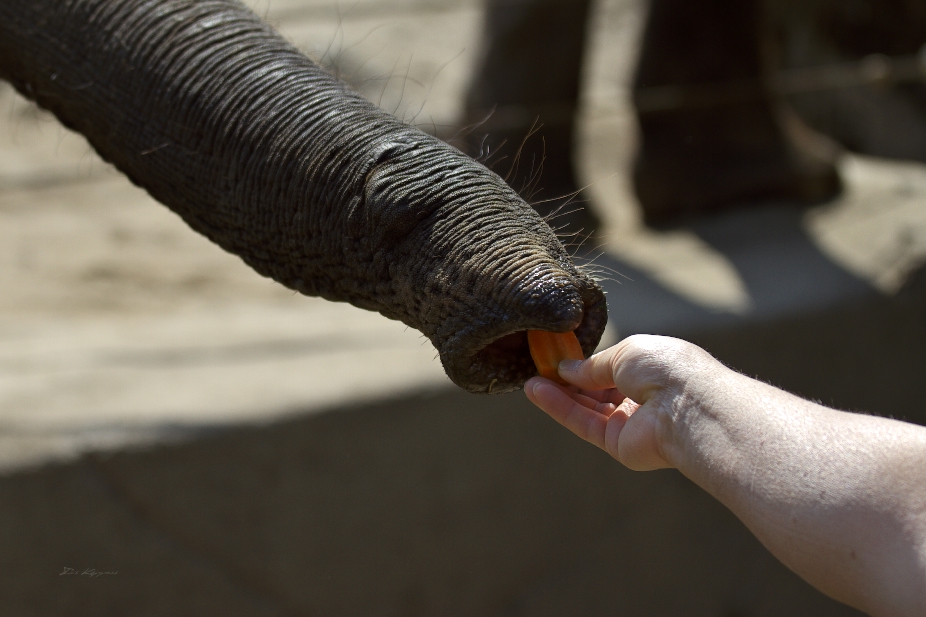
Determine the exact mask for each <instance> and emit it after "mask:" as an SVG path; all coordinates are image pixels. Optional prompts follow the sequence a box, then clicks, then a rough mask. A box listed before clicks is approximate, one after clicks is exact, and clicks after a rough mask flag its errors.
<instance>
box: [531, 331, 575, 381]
mask: <svg viewBox="0 0 926 617" xmlns="http://www.w3.org/2000/svg"><path fill="white" fill-rule="evenodd" d="M527 344H528V346H530V349H531V358H533V359H534V364H535V365H536V366H537V372H538V373H540V375H541V376H542V377H546V378H547V379H552V380H553V381H555V382H556V383H558V384H562V385H564V386H568V385H569V384H568V383H566V382H565V381H564V380H563V378H562V377H560V376H559V371H558V370H557V368H558V367H559V363H560V362H562V361H563V360H584V359H585V355H584V354H583V353H582V346H581V345H579V339H577V338H576V335H575V333H573V332H564V333H558V332H546V331H545V330H528V331H527Z"/></svg>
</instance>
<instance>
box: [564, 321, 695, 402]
mask: <svg viewBox="0 0 926 617" xmlns="http://www.w3.org/2000/svg"><path fill="white" fill-rule="evenodd" d="M680 344H681V345H688V346H691V345H690V344H689V343H684V342H683V341H678V340H676V339H670V338H667V337H661V336H650V335H635V336H631V337H628V338H626V339H624V340H623V341H621V342H620V343H618V344H617V345H615V346H613V347H610V348H608V349H605V350H604V351H602V352H600V353H597V354H595V355H593V356H592V357H590V358H589V359H587V360H585V361H582V362H579V361H575V360H572V361H570V360H564V361H563V362H561V363H560V366H559V373H560V376H561V377H563V379H565V380H566V381H568V382H569V383H571V384H574V385H576V386H578V387H579V388H580V389H581V390H587V391H596V390H607V389H614V388H616V389H617V390H618V391H620V392H621V393H622V394H623V395H625V396H627V397H629V398H631V399H633V400H634V401H636V402H638V403H640V404H643V403H645V402H646V401H647V400H649V398H650V397H651V396H652V394H653V391H654V390H655V389H658V388H660V387H662V385H663V383H664V382H665V379H666V370H667V368H668V364H667V362H666V360H667V358H669V357H671V355H672V353H673V352H672V348H674V347H678V346H679V345H680ZM691 347H693V346H691ZM667 352H668V353H667Z"/></svg>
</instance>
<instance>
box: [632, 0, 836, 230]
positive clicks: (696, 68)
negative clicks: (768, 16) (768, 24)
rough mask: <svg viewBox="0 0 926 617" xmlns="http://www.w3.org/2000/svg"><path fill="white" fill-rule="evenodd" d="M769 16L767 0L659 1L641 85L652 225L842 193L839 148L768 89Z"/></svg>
mask: <svg viewBox="0 0 926 617" xmlns="http://www.w3.org/2000/svg"><path fill="white" fill-rule="evenodd" d="M763 21H764V20H763V15H762V10H761V5H760V2H759V0H704V1H702V2H691V1H690V0H652V3H651V7H650V15H649V21H648V24H647V27H646V31H645V33H644V39H643V49H642V54H641V58H640V61H639V66H638V70H637V75H636V82H635V84H634V103H635V106H636V109H637V113H638V117H639V121H640V128H641V137H642V139H641V145H640V150H639V152H638V155H637V160H636V164H635V169H634V182H635V186H636V190H637V195H638V197H639V200H640V202H641V205H642V207H643V212H644V219H645V220H646V222H647V223H650V224H665V223H673V222H679V221H683V220H685V218H687V217H689V216H692V215H697V214H702V213H707V212H714V211H718V210H722V209H725V208H727V207H730V206H734V205H737V204H742V203H748V202H756V201H761V200H767V199H789V200H797V201H801V202H805V203H812V202H817V201H821V200H824V199H827V198H829V197H831V196H833V195H835V194H836V193H837V192H838V191H839V189H840V182H839V177H838V174H837V172H836V169H835V166H834V159H835V156H836V152H837V151H836V149H835V148H833V147H831V146H830V144H829V143H828V142H827V141H826V140H825V139H824V138H822V137H821V136H819V135H817V134H816V133H814V132H813V131H811V130H810V129H809V128H807V127H806V126H805V125H803V123H802V122H801V121H800V120H799V119H798V118H797V116H796V114H794V113H793V112H792V111H790V109H789V108H788V107H787V106H786V105H785V103H784V102H783V100H781V99H780V97H777V96H775V95H773V94H771V93H770V92H769V91H768V90H767V89H766V87H765V86H764V84H765V83H766V80H765V79H764V78H765V76H766V75H767V74H768V73H769V70H770V65H771V61H770V58H769V56H770V53H769V49H768V48H767V46H766V45H765V43H766V41H767V40H768V39H767V37H766V32H767V30H766V28H765V24H764V23H763Z"/></svg>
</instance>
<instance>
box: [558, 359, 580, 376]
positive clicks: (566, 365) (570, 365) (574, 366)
mask: <svg viewBox="0 0 926 617" xmlns="http://www.w3.org/2000/svg"><path fill="white" fill-rule="evenodd" d="M581 365H582V361H581V360H563V361H562V362H560V363H559V370H561V371H567V372H569V373H573V372H575V371H577V370H579V367H580V366H581Z"/></svg>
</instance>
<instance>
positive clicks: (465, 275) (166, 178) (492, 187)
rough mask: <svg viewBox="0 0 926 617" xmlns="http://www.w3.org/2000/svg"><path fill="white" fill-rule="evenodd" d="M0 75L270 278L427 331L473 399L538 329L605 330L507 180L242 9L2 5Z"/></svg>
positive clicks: (588, 282)
mask: <svg viewBox="0 0 926 617" xmlns="http://www.w3.org/2000/svg"><path fill="white" fill-rule="evenodd" d="M0 77H2V78H4V79H6V80H8V81H10V82H11V83H12V84H13V85H14V86H15V87H16V88H17V90H18V91H19V92H21V93H22V94H24V95H25V96H26V97H28V98H30V99H32V100H34V101H35V102H36V103H37V104H38V105H40V106H41V107H44V108H46V109H48V110H50V111H51V112H53V113H54V114H55V115H56V116H57V117H58V119H59V120H60V121H61V122H62V123H63V124H64V125H65V126H67V127H69V128H71V129H73V130H75V131H78V132H80V133H82V134H83V135H84V136H86V138H87V139H88V141H89V142H90V144H91V145H92V146H93V147H94V148H95V149H96V151H97V152H98V153H99V154H100V155H101V156H102V157H103V158H104V159H106V160H107V161H109V162H111V163H112V164H113V165H115V166H116V167H117V168H118V169H119V170H121V171H122V172H123V173H125V174H126V175H127V176H128V177H129V178H130V179H131V180H132V181H133V182H134V183H136V184H138V185H139V186H141V187H143V188H144V189H146V190H147V191H148V192H149V193H150V194H151V195H152V196H153V197H154V198H155V199H157V200H158V201H160V202H162V203H163V204H165V205H167V206H168V207H169V208H171V209H172V210H173V211H175V212H176V213H177V214H179V215H180V216H181V217H182V218H183V219H184V220H185V221H186V222H187V223H188V224H189V225H190V227H192V228H193V229H195V230H196V231H199V232H200V233H202V234H204V235H205V236H207V237H208V238H210V239H211V240H213V241H214V242H216V243H217V244H219V245H220V246H221V247H223V248H224V249H225V250H227V251H230V252H232V253H235V254H237V255H239V256H240V257H241V258H242V259H243V260H244V261H245V262H246V263H247V264H248V265H249V266H251V267H252V268H254V270H256V271H257V272H259V273H260V274H262V275H264V276H268V277H271V278H273V279H275V280H276V281H278V282H280V283H282V284H283V285H285V286H287V287H289V288H292V289H294V290H296V291H299V292H301V293H303V294H307V295H312V296H321V297H323V298H326V299H329V300H335V301H346V302H350V303H352V304H354V305H356V306H359V307H361V308H364V309H368V310H372V311H378V312H380V313H382V314H383V315H385V316H387V317H389V318H392V319H398V320H401V321H402V322H404V323H406V324H408V325H409V326H411V327H413V328H416V329H418V330H420V331H421V332H422V333H423V334H424V335H425V336H427V337H428V338H429V339H430V340H431V342H432V343H433V344H434V346H435V347H436V348H437V350H438V351H439V354H440V358H441V362H442V363H443V366H444V369H445V371H446V372H447V374H448V375H449V377H450V378H451V379H452V380H453V381H454V382H455V383H456V384H458V385H459V386H461V387H463V388H465V389H466V390H469V391H471V392H506V391H511V390H514V389H516V388H518V387H520V386H521V384H523V382H524V381H525V380H526V379H528V378H529V377H531V376H533V375H534V374H535V368H534V366H533V363H532V362H531V359H530V355H529V351H528V348H527V342H526V335H525V331H526V330H528V329H543V330H550V331H559V332H564V331H570V330H575V331H576V334H577V335H578V337H579V340H580V341H581V344H582V348H583V350H584V351H585V352H586V354H588V353H590V352H591V351H592V350H593V349H594V348H595V346H596V345H597V344H598V341H599V339H600V337H601V334H602V332H603V331H604V327H605V324H606V321H607V311H606V305H605V300H604V296H603V294H602V291H601V289H600V287H599V286H598V284H597V283H596V282H595V281H594V280H593V279H592V278H591V277H590V276H588V275H587V274H586V273H584V272H582V271H580V270H579V269H577V268H576V266H575V265H574V264H573V262H572V261H571V259H570V257H569V255H568V254H567V253H566V251H565V250H564V249H563V246H562V245H561V243H560V242H559V240H558V239H557V237H556V236H555V234H554V233H553V232H552V231H551V229H550V228H549V226H548V225H547V224H546V223H545V222H544V220H543V219H542V218H541V217H540V216H539V215H538V214H536V213H535V212H534V211H533V210H532V209H531V207H530V206H529V205H527V204H526V203H525V202H524V201H523V200H522V199H521V198H520V197H519V196H518V194H517V193H515V192H514V191H513V190H512V189H510V188H509V187H508V186H507V185H506V184H505V183H504V181H503V180H502V179H501V178H499V177H498V176H497V175H496V174H494V173H493V172H491V171H489V170H488V169H486V168H485V167H484V166H482V165H480V164H478V163H476V162H474V161H473V160H472V159H470V158H468V157H466V156H465V155H463V154H462V153H460V152H459V151H457V150H456V149H454V148H452V147H450V146H449V145H447V144H445V143H443V142H441V141H439V140H437V139H435V138H433V137H430V136H428V135H427V134H425V133H423V132H422V131H420V130H417V129H415V128H413V127H410V126H407V125H405V124H403V123H401V122H399V121H398V120H397V119H395V118H393V117H392V116H390V115H388V114H386V113H385V112H383V111H381V110H379V109H378V108H377V107H375V106H374V105H372V104H371V103H369V102H368V101H366V100H364V99H363V98H362V97H360V96H359V95H358V94H356V93H355V92H353V91H351V90H350V89H349V88H347V87H346V86H344V85H343V84H342V83H340V82H338V81H337V80H336V79H334V78H333V77H332V76H331V75H330V74H329V73H327V72H326V71H325V70H324V69H323V68H322V67H320V66H319V65H318V64H316V63H314V62H313V61H311V60H310V59H309V58H307V57H306V56H305V55H304V54H302V53H301V52H300V51H298V50H297V49H296V48H294V47H293V46H292V45H291V44H289V43H288V42H287V41H285V40H284V39H283V38H282V37H281V36H280V35H279V34H278V33H276V32H275V31H274V30H273V29H272V28H271V27H269V26H268V25H267V24H265V23H263V22H262V21H261V20H260V19H259V18H258V17H257V16H255V15H254V14H253V13H252V12H251V11H249V10H248V9H247V8H246V7H245V6H243V5H242V4H240V3H238V2H236V1H235V0H5V1H4V2H2V3H0Z"/></svg>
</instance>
